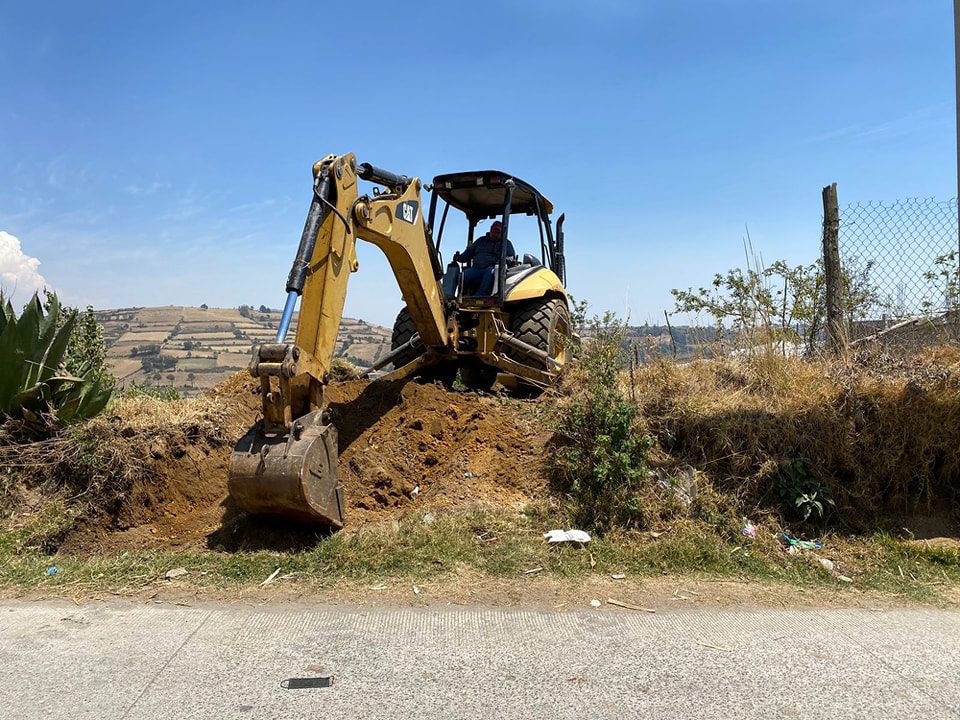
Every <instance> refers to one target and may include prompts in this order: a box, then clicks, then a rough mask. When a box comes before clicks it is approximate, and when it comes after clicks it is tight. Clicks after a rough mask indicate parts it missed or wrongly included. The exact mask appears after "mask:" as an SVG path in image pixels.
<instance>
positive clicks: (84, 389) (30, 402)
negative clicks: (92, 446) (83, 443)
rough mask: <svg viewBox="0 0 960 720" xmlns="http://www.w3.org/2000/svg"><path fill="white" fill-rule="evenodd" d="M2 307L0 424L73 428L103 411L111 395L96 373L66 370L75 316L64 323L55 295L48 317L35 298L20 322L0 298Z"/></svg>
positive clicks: (0, 325)
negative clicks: (70, 425) (19, 422)
mask: <svg viewBox="0 0 960 720" xmlns="http://www.w3.org/2000/svg"><path fill="white" fill-rule="evenodd" d="M0 305H2V306H0V418H4V417H6V418H14V419H23V420H26V421H28V422H30V423H40V422H45V421H48V420H53V421H60V422H71V421H73V420H81V419H83V418H88V417H92V416H94V415H96V414H97V413H99V412H100V411H102V410H103V409H104V408H105V407H106V405H107V402H108V401H109V400H110V394H111V390H110V388H109V387H108V386H107V385H106V384H105V383H104V382H103V381H101V380H100V379H98V378H97V376H96V372H95V370H94V369H93V368H89V367H87V368H80V369H79V371H78V372H77V373H76V374H70V373H68V372H66V371H65V369H64V355H65V353H66V350H67V343H68V342H69V341H70V335H71V333H72V332H73V329H74V326H75V325H76V322H77V318H76V314H75V313H70V314H69V315H68V316H66V317H65V318H64V319H63V321H62V322H61V318H60V315H61V312H62V311H61V307H60V303H59V301H58V300H57V297H56V295H50V296H49V298H48V306H47V307H48V312H47V313H46V314H44V311H43V305H42V304H41V303H40V298H39V297H37V295H34V296H33V298H32V299H31V300H30V302H29V303H27V305H26V307H24V309H23V312H22V313H21V314H20V317H19V318H18V317H17V316H16V313H15V312H14V311H13V306H12V305H11V304H10V301H9V299H6V300H4V299H3V298H2V297H0Z"/></svg>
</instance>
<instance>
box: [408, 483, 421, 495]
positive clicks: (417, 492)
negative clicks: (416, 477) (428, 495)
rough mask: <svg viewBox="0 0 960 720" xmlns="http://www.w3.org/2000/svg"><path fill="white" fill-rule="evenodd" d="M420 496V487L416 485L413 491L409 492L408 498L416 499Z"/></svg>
mask: <svg viewBox="0 0 960 720" xmlns="http://www.w3.org/2000/svg"><path fill="white" fill-rule="evenodd" d="M419 494H420V486H419V485H417V486H416V487H415V488H414V489H413V490H411V491H410V497H416V496H417V495H419Z"/></svg>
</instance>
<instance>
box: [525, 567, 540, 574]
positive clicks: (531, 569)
mask: <svg viewBox="0 0 960 720" xmlns="http://www.w3.org/2000/svg"><path fill="white" fill-rule="evenodd" d="M541 570H543V568H542V567H540V566H539V565H538V566H537V567H535V568H530V569H529V570H524V571H523V574H524V575H533V574H534V573H538V572H540V571H541Z"/></svg>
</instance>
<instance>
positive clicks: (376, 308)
mask: <svg viewBox="0 0 960 720" xmlns="http://www.w3.org/2000/svg"><path fill="white" fill-rule="evenodd" d="M952 30H953V26H952V7H951V4H950V3H949V2H948V0H918V1H917V2H910V3H906V2H902V1H888V0H873V1H871V2H842V3H811V2H809V1H807V0H805V1H801V2H795V1H793V0H772V1H769V2H767V1H761V0H757V1H755V2H747V1H746V0H744V1H741V2H737V1H734V0H711V1H710V2H692V1H689V0H663V1H650V2H643V1H642V0H635V1H634V2H621V1H620V0H599V1H595V2H592V3H586V2H576V3H575V2H568V1H567V0H556V1H555V2H547V1H546V0H535V1H533V2H526V3H521V2H502V1H501V0H487V1H486V2H483V3H470V4H467V3H436V4H433V3H417V4H397V3H390V4H386V3H377V2H363V3H320V2H274V3H254V2H230V3H218V2H204V3H192V2H191V3H188V2H163V3H159V2H157V3H120V2H117V3H104V2H83V3H76V2H47V3H12V2H0V232H5V233H7V234H8V235H9V236H14V237H16V238H18V239H19V241H20V245H21V248H22V251H23V253H24V254H25V255H27V256H30V257H33V258H36V259H39V261H40V266H39V272H40V274H41V275H42V276H43V277H44V278H45V279H46V281H47V282H48V283H49V284H51V285H53V286H54V287H55V288H57V289H58V290H60V291H61V293H62V295H63V296H64V297H65V298H66V299H67V300H68V301H70V302H73V303H78V304H86V303H92V304H94V305H95V306H97V307H117V306H129V305H160V304H193V305H199V304H200V303H203V302H206V303H208V304H209V305H218V306H221V305H222V306H232V305H238V304H240V303H248V304H254V305H259V304H261V303H265V304H267V305H270V306H274V307H276V306H279V305H280V304H281V303H282V301H283V295H284V293H283V286H284V283H285V279H286V274H287V271H288V270H289V265H290V261H291V259H292V256H293V253H294V252H295V250H296V246H297V242H298V240H299V234H300V230H301V228H302V225H303V218H304V216H305V213H306V209H307V204H308V201H309V193H310V167H311V165H312V163H313V161H314V160H316V159H318V158H320V157H322V156H323V155H326V154H327V153H330V152H346V151H353V152H356V153H357V155H358V156H359V158H360V159H361V160H363V161H369V162H373V163H375V164H377V165H381V166H383V167H386V168H388V169H391V170H395V171H397V172H402V173H404V174H408V175H419V176H421V177H424V178H430V177H432V176H433V175H435V174H439V173H442V172H450V171H455V170H462V169H474V168H488V167H499V168H503V169H505V170H508V171H510V172H513V173H516V174H517V175H519V176H520V177H522V178H524V179H526V180H528V181H529V182H531V183H533V184H534V185H536V186H538V187H539V188H540V189H541V190H542V191H543V192H544V193H545V194H546V195H547V196H548V197H550V198H551V200H552V201H553V202H554V204H555V206H556V207H557V209H558V211H564V212H566V213H567V246H568V269H569V281H570V289H571V290H572V292H573V293H574V294H575V295H577V296H578V297H584V298H587V299H588V300H590V301H591V303H592V305H593V307H594V308H595V309H597V310H602V309H605V308H610V309H615V310H618V311H621V312H622V311H623V310H624V308H625V307H626V306H629V310H630V315H631V318H632V320H633V321H635V322H643V321H644V320H648V319H649V320H652V321H656V319H657V318H660V317H662V310H663V309H664V308H672V302H671V297H670V292H669V291H670V289H671V288H672V287H687V286H690V285H700V284H703V283H705V282H707V281H708V280H709V279H710V277H712V275H713V273H714V272H716V271H719V270H724V269H726V268H728V267H732V266H735V265H738V264H740V263H742V259H743V237H744V226H745V225H746V224H749V228H750V234H751V236H752V239H753V244H754V246H755V248H757V249H759V250H760V251H761V252H762V253H763V256H764V258H765V259H766V260H768V261H769V260H772V259H775V258H781V257H782V258H785V259H788V260H790V261H792V262H810V261H812V260H813V259H814V258H815V257H816V255H817V252H818V243H819V222H820V189H821V187H822V186H823V185H825V184H827V183H829V182H831V181H837V182H838V183H839V191H840V199H841V204H844V203H846V202H850V201H854V200H892V199H895V198H900V197H907V196H911V197H912V196H936V197H938V198H944V199H945V198H950V197H955V196H956V194H957V193H956V169H955V167H956V165H955V163H956V134H955V132H956V131H955V126H954V107H955V106H954V79H953V67H954V65H953V63H954V60H953V37H952ZM515 241H516V242H517V244H518V246H519V247H520V248H521V249H522V246H523V245H524V243H523V241H522V239H521V238H515ZM378 253H379V251H377V250H376V249H375V248H373V247H372V246H364V247H362V248H361V250H360V260H361V267H360V271H359V272H358V273H357V274H356V275H354V277H353V278H352V280H351V290H350V294H349V296H348V300H347V307H346V312H347V314H348V315H352V316H354V317H357V316H359V317H362V318H364V319H367V320H371V321H375V322H379V323H381V324H390V323H391V322H392V318H393V316H394V315H395V314H396V312H397V310H398V309H399V306H400V302H401V301H400V293H399V291H398V290H396V289H395V283H394V282H393V279H392V276H391V274H390V272H389V268H388V266H387V265H386V263H385V261H384V260H383V259H382V258H381V257H380V256H379V254H378ZM3 257H4V256H0V262H5V260H4V259H3ZM2 270H3V268H2V267H0V271H2ZM8 291H9V288H8Z"/></svg>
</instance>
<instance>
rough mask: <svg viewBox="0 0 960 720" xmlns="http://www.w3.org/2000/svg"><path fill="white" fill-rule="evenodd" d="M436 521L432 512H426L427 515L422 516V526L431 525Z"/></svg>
mask: <svg viewBox="0 0 960 720" xmlns="http://www.w3.org/2000/svg"><path fill="white" fill-rule="evenodd" d="M436 519H437V516H436V515H434V514H433V513H432V512H428V513H426V514H425V515H424V516H423V524H424V525H433V523H434V522H435V521H436Z"/></svg>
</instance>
